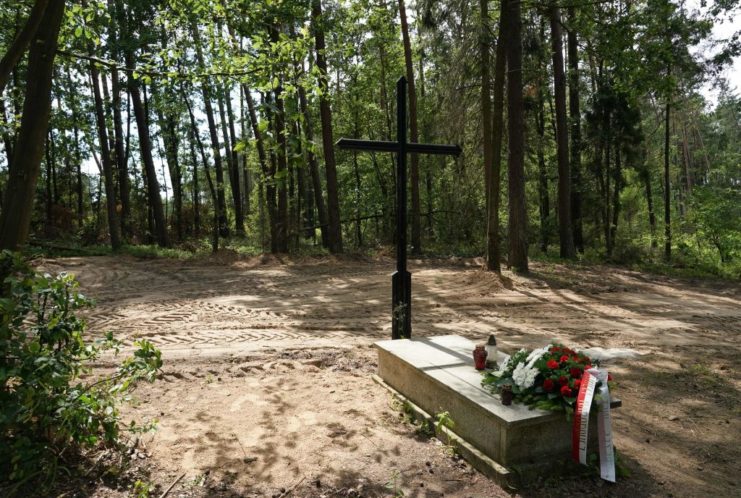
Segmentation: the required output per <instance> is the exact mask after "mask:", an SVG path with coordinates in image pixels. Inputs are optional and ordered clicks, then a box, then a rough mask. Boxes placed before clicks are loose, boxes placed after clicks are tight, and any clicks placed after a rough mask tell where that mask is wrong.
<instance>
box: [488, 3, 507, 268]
mask: <svg viewBox="0 0 741 498" xmlns="http://www.w3.org/2000/svg"><path fill="white" fill-rule="evenodd" d="M505 9H506V2H505V1H502V2H501V6H500V12H499V14H500V16H499V19H500V21H499V36H498V39H497V51H496V61H495V62H494V109H493V113H492V127H491V131H492V144H491V145H492V158H491V174H490V176H489V185H488V186H487V191H488V192H489V194H488V199H489V201H488V204H487V210H488V212H487V217H486V218H487V223H486V265H487V268H488V269H489V270H491V271H496V272H500V271H501V266H500V260H501V252H502V251H501V241H500V239H499V201H500V197H501V169H502V138H503V135H504V82H505V81H504V80H505V77H506V69H507V33H508V30H507V27H506V22H507V19H508V18H507V15H506V12H505Z"/></svg>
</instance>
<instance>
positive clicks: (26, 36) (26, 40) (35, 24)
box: [0, 0, 63, 95]
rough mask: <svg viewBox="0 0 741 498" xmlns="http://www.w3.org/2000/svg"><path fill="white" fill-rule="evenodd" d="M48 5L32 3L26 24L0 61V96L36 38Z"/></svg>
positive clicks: (43, 0) (46, 1) (44, 1)
mask: <svg viewBox="0 0 741 498" xmlns="http://www.w3.org/2000/svg"><path fill="white" fill-rule="evenodd" d="M61 1H63V0H51V2H52V3H53V2H61ZM49 3H50V0H36V1H35V2H34V4H33V7H32V8H31V13H30V14H29V16H28V19H27V20H26V24H24V26H23V29H21V30H20V32H19V33H18V36H16V37H15V40H13V43H12V44H11V45H10V47H8V51H7V52H6V53H5V55H4V56H3V58H2V59H0V95H2V93H3V90H4V89H5V85H6V84H7V83H8V80H9V79H10V75H11V73H12V72H13V68H15V66H16V64H18V61H20V60H21V58H22V57H23V54H24V53H25V52H26V49H28V46H29V45H30V44H31V40H33V39H34V37H36V34H37V33H38V30H39V26H40V25H41V23H42V22H43V20H44V17H45V15H46V8H47V5H48V4H49ZM42 34H43V33H42ZM36 38H38V37H36Z"/></svg>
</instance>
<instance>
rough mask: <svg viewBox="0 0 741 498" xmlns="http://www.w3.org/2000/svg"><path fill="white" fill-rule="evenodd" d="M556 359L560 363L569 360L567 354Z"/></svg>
mask: <svg viewBox="0 0 741 498" xmlns="http://www.w3.org/2000/svg"><path fill="white" fill-rule="evenodd" d="M558 361H560V362H561V363H566V362H567V361H569V357H568V355H563V356H562V357H561V359H560V360H558Z"/></svg>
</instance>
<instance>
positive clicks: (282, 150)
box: [273, 84, 288, 253]
mask: <svg viewBox="0 0 741 498" xmlns="http://www.w3.org/2000/svg"><path fill="white" fill-rule="evenodd" d="M274 94H275V113H274V114H273V121H274V125H275V136H276V139H277V140H276V141H277V142H278V147H277V150H276V154H275V156H276V163H277V169H276V172H275V175H274V178H276V177H277V178H278V182H277V183H278V185H277V187H278V189H277V190H278V212H277V218H276V220H275V221H276V226H275V229H276V236H277V241H276V242H277V244H276V248H277V252H282V253H285V252H288V162H287V158H286V155H287V150H286V147H287V143H286V129H285V128H286V122H285V119H286V113H285V102H283V86H282V84H279V85H278V87H277V88H276V89H275V90H274Z"/></svg>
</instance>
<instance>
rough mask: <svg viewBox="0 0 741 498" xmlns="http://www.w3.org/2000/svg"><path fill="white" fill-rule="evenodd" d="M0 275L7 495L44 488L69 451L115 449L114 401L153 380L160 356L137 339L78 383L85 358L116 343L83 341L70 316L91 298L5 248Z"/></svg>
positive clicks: (0, 430) (1, 478)
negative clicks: (113, 366) (107, 368)
mask: <svg viewBox="0 0 741 498" xmlns="http://www.w3.org/2000/svg"><path fill="white" fill-rule="evenodd" d="M0 277H1V278H2V287H1V288H0V317H1V320H2V322H0V495H5V493H7V494H10V495H12V494H14V493H15V492H18V491H19V490H21V489H23V487H24V485H27V484H30V483H32V482H33V483H37V482H38V483H41V485H42V486H46V485H49V484H50V483H51V482H52V481H53V480H54V478H55V476H56V475H57V473H58V470H59V469H60V467H61V468H65V467H64V465H65V460H64V458H63V456H64V457H67V456H71V455H74V454H75V453H76V452H77V450H80V449H84V448H92V447H97V446H98V445H107V446H109V447H113V448H118V449H121V448H123V444H122V442H121V439H120V431H121V425H120V418H119V411H118V407H117V406H118V403H119V402H120V401H121V400H122V398H125V397H126V394H127V392H128V391H129V390H130V389H131V388H132V386H133V385H134V383H135V382H136V381H138V380H147V381H150V382H151V381H153V380H154V378H155V376H156V374H157V372H158V370H159V369H160V367H161V366H162V360H161V357H160V351H159V350H157V349H156V348H155V347H154V346H152V344H151V343H149V342H147V341H139V342H137V343H136V348H137V349H136V350H135V351H134V353H133V355H132V356H131V357H129V358H126V359H125V360H123V361H122V363H121V364H120V366H119V367H118V368H117V370H116V371H115V373H113V374H110V375H105V376H91V378H92V379H94V380H89V381H86V379H83V377H84V376H85V375H86V374H89V373H91V367H90V365H91V362H93V361H94V360H96V359H97V358H99V357H100V355H101V354H102V353H103V352H104V351H107V350H112V351H113V352H114V353H116V354H117V353H118V351H119V348H120V343H119V342H117V341H116V340H114V339H113V336H112V335H111V334H110V333H109V334H108V335H107V336H106V337H105V338H103V339H99V340H97V341H94V342H91V341H89V340H86V338H85V337H84V334H85V323H84V322H83V321H82V320H81V319H80V318H78V317H77V316H76V314H75V313H76V311H77V310H79V309H80V308H82V307H85V306H90V305H91V304H92V303H91V301H90V300H88V299H87V298H85V297H84V296H83V295H82V294H81V293H80V292H79V290H78V283H77V281H75V279H74V277H73V276H71V275H67V274H65V273H61V274H59V275H57V276H51V275H49V274H40V273H37V272H36V271H34V270H33V269H32V268H30V267H29V265H28V264H27V263H25V262H24V261H23V260H22V258H21V257H20V256H18V255H14V254H11V253H9V252H3V253H0ZM128 429H136V426H135V425H133V424H132V426H129V427H128Z"/></svg>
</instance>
